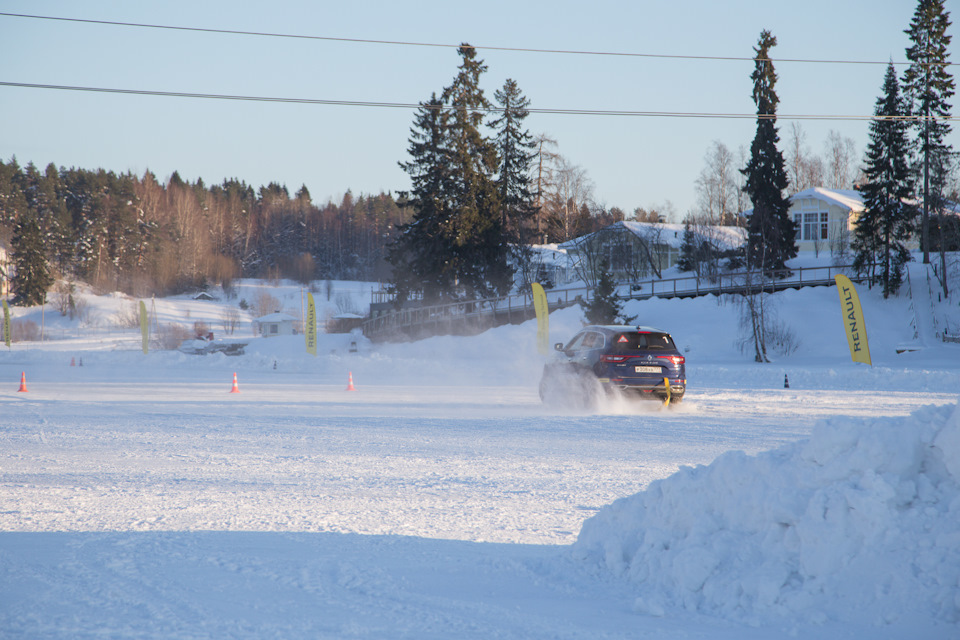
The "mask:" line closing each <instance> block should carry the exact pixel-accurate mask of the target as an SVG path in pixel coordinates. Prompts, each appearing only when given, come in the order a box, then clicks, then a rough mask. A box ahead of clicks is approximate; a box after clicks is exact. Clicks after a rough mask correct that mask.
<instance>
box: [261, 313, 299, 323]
mask: <svg viewBox="0 0 960 640" xmlns="http://www.w3.org/2000/svg"><path fill="white" fill-rule="evenodd" d="M294 320H296V318H294V317H293V316H291V315H288V314H286V313H280V312H279V311H277V312H275V313H268V314H267V315H265V316H262V317H260V318H257V322H260V323H263V322H293V321H294Z"/></svg>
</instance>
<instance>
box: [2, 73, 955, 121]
mask: <svg viewBox="0 0 960 640" xmlns="http://www.w3.org/2000/svg"><path fill="white" fill-rule="evenodd" d="M0 86H2V87H16V88H22V89H50V90H56V91H81V92H88V93H112V94H122V95H138V96H158V97H166V98H195V99H208V100H234V101H240V102H278V103H286V104H308V105H326V106H343V107H371V108H391V109H420V108H424V109H429V108H431V107H430V106H428V105H425V104H422V103H412V102H372V101H368V100H328V99H318V98H283V97H276V96H243V95H229V94H219V93H185V92H179V91H153V90H147V89H116V88H108V87H82V86H70V85H54V84H34V83H27V82H4V81H0ZM439 108H442V109H444V110H448V111H452V110H454V109H455V107H451V106H447V105H444V106H442V107H439ZM477 111H485V112H487V113H502V112H503V109H502V108H499V107H488V108H486V109H477ZM525 111H527V112H529V113H541V114H547V115H574V116H619V117H645V118H703V119H727V120H738V119H739V120H743V119H751V120H752V119H755V118H758V117H761V118H762V117H763V116H758V115H757V114H756V113H708V112H685V111H628V110H613V109H546V108H527V109H525ZM774 117H775V118H776V119H778V120H837V121H857V120H909V121H919V120H922V119H923V116H919V115H915V116H862V115H841V114H832V115H831V114H784V115H781V114H777V115H776V116H774ZM957 119H960V118H958V117H955V116H950V117H946V118H938V119H937V120H938V121H941V122H942V121H945V120H957Z"/></svg>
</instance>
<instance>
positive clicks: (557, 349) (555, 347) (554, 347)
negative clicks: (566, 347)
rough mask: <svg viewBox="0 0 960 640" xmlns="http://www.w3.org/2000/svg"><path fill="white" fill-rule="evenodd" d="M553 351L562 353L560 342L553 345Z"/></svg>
mask: <svg viewBox="0 0 960 640" xmlns="http://www.w3.org/2000/svg"><path fill="white" fill-rule="evenodd" d="M553 350H554V351H563V343H562V342H558V343H556V344H555V345H553Z"/></svg>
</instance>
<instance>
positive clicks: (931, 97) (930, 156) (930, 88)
mask: <svg viewBox="0 0 960 640" xmlns="http://www.w3.org/2000/svg"><path fill="white" fill-rule="evenodd" d="M943 5H944V0H919V2H918V3H917V9H916V11H915V12H914V15H913V20H912V21H911V22H910V28H909V29H907V30H905V31H904V33H906V34H907V35H908V36H909V37H910V42H912V43H913V44H912V46H910V47H907V59H908V60H910V63H911V64H910V66H909V67H908V68H907V70H906V71H905V72H904V76H903V88H904V93H905V94H906V96H907V99H908V100H909V102H910V104H911V107H912V108H911V111H912V113H913V114H914V115H916V116H918V119H917V121H916V133H917V146H918V147H919V153H920V158H921V169H920V171H921V173H922V175H923V185H922V186H923V198H922V200H923V219H922V223H921V236H920V244H921V249H922V250H923V262H924V263H928V262H930V252H929V245H930V238H929V235H930V223H929V209H930V205H934V206H935V207H937V206H938V205H939V203H936V202H932V200H933V199H932V198H931V197H930V195H931V194H932V193H943V191H944V189H943V185H942V184H936V185H934V184H931V181H932V180H935V181H942V180H943V179H944V178H943V177H942V176H943V173H942V172H938V171H935V170H934V165H935V163H937V162H940V161H941V159H942V157H943V156H946V155H949V154H950V150H951V148H950V145H948V144H947V143H946V138H947V136H948V135H949V134H950V131H951V126H950V122H949V120H948V118H949V117H950V103H949V102H948V101H949V99H950V98H951V97H953V94H954V86H955V84H954V80H953V76H951V75H950V71H949V64H950V63H949V60H948V57H949V52H948V49H947V48H948V46H949V45H950V40H951V36H950V35H948V34H947V27H949V26H950V14H949V12H947V11H946V10H945V9H944V6H943ZM931 171H932V173H931ZM944 281H946V280H944Z"/></svg>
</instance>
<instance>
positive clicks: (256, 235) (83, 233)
mask: <svg viewBox="0 0 960 640" xmlns="http://www.w3.org/2000/svg"><path fill="white" fill-rule="evenodd" d="M407 218H408V216H407V214H406V213H405V212H404V210H403V208H402V207H401V206H399V205H398V204H397V202H396V201H395V200H394V198H393V196H392V195H390V194H388V193H379V194H376V195H359V196H356V197H354V195H353V194H352V193H351V192H350V191H347V192H346V194H345V195H344V196H343V198H342V200H341V202H339V203H333V202H327V203H326V204H324V205H322V206H318V205H316V204H314V203H313V202H312V200H311V197H310V193H309V191H308V190H307V188H306V186H302V187H301V188H300V189H299V190H297V191H296V193H294V194H293V195H292V196H291V195H290V193H289V191H288V190H287V188H286V186H282V185H280V184H278V183H270V184H269V185H267V186H261V187H260V188H259V189H256V190H255V189H254V187H253V186H251V185H248V184H247V183H245V182H243V181H241V180H237V179H231V180H225V181H224V182H223V183H222V184H219V185H211V186H207V185H205V184H204V183H203V180H202V179H198V180H197V182H195V183H191V182H189V181H185V180H183V179H182V178H181V177H180V176H179V174H178V173H177V172H174V173H173V174H172V175H171V176H170V178H169V179H168V180H167V181H166V183H162V182H160V181H158V180H157V178H156V176H155V175H154V174H153V173H151V172H149V171H147V172H146V173H144V174H143V175H142V176H137V175H134V174H132V173H120V174H118V173H114V172H112V171H107V170H104V169H98V170H95V171H93V170H87V169H77V168H70V169H65V168H57V167H56V166H55V165H54V164H53V163H51V164H49V165H47V167H46V169H45V170H43V171H40V170H39V169H37V167H35V166H34V165H33V164H32V163H29V164H27V165H26V166H25V167H21V166H20V165H19V164H18V163H17V160H16V158H15V157H14V158H11V159H10V160H9V161H2V160H0V242H2V243H3V245H4V246H6V247H8V248H9V247H10V246H11V240H12V239H13V237H14V230H15V229H16V228H17V226H18V224H19V223H21V222H22V221H23V220H24V219H30V220H32V221H35V222H36V224H37V225H38V226H39V229H40V234H41V237H42V240H43V251H44V253H45V256H46V259H47V263H48V264H49V265H50V267H51V268H52V272H53V275H55V276H57V277H60V278H64V279H68V280H69V279H80V280H83V281H85V282H88V283H90V284H92V285H94V286H95V287H97V288H98V289H101V290H105V291H111V290H117V291H123V292H126V293H129V294H131V295H137V296H144V295H150V294H157V295H166V294H175V293H180V292H184V291H191V290H196V289H202V288H204V287H206V286H208V285H213V284H223V285H225V286H226V287H228V288H229V286H230V283H231V282H232V280H233V279H234V278H238V277H260V278H280V277H282V278H291V279H294V280H298V281H301V282H309V281H311V280H319V279H348V280H378V279H383V278H386V277H388V275H389V268H388V266H387V265H386V263H385V261H384V257H385V252H386V249H385V247H386V245H387V243H389V242H390V240H391V239H392V236H393V234H394V231H393V229H394V226H395V225H397V224H402V223H403V222H405V221H406V220H407Z"/></svg>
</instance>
